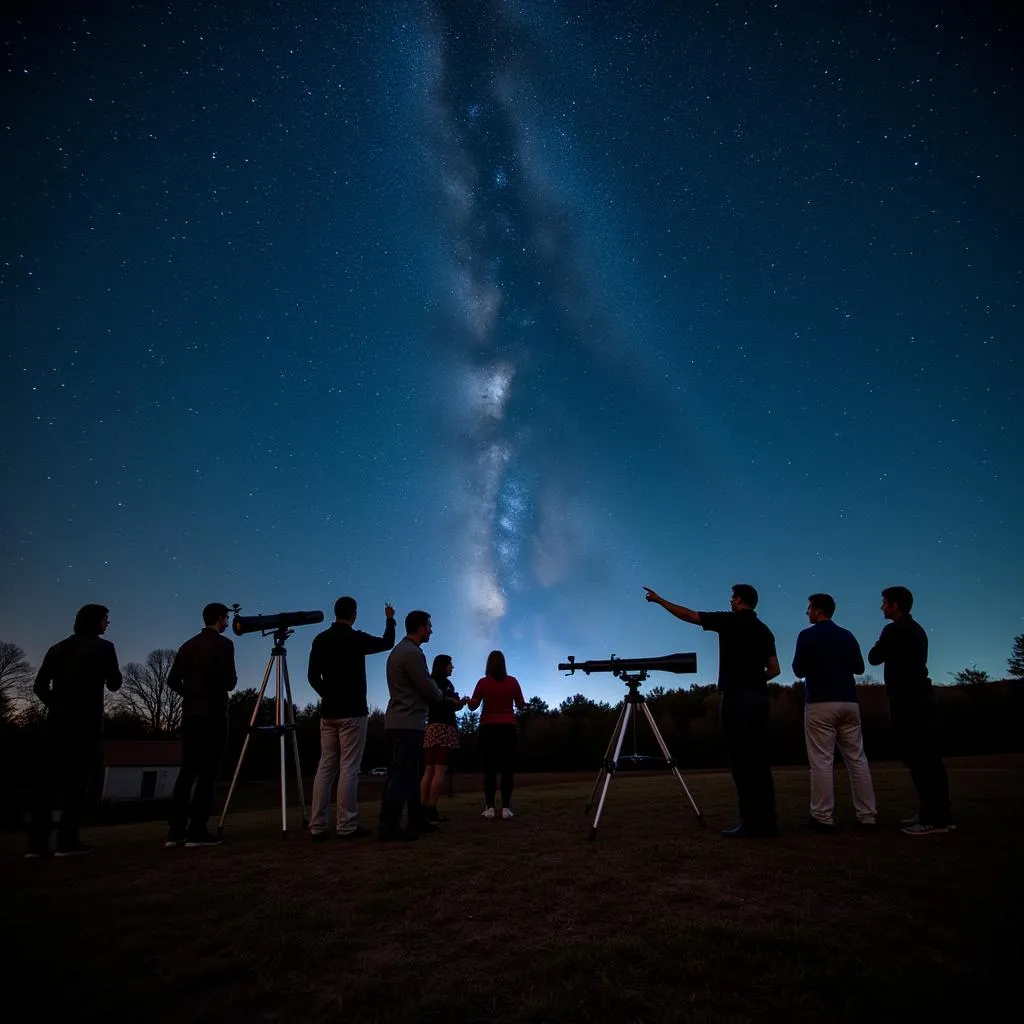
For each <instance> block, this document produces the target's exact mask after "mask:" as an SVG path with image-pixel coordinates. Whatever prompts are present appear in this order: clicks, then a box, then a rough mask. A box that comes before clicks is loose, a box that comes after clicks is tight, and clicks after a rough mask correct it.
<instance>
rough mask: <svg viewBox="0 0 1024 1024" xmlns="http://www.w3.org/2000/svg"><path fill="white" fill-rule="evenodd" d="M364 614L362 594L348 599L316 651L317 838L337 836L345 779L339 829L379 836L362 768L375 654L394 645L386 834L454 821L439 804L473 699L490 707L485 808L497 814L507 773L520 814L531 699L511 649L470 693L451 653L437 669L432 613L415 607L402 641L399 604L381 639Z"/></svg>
mask: <svg viewBox="0 0 1024 1024" xmlns="http://www.w3.org/2000/svg"><path fill="white" fill-rule="evenodd" d="M357 612H358V608H357V605H356V601H355V599H354V598H352V597H340V598H338V600H337V601H336V602H335V605H334V617H335V619H334V622H333V623H332V625H331V626H330V627H329V628H328V629H326V630H324V631H323V632H322V633H319V634H318V635H317V636H316V637H314V639H313V644H312V647H311V649H310V653H309V671H308V673H307V678H308V679H309V684H310V686H312V688H313V689H314V691H315V692H316V693H317V694H318V695H319V697H320V751H321V752H320V763H319V765H318V766H317V773H316V779H315V781H314V783H313V803H312V808H311V813H310V834H311V836H312V839H313V842H317V843H319V842H324V841H326V840H327V839H329V838H330V837H331V835H332V832H331V829H330V828H329V820H328V807H329V803H330V794H331V788H332V787H333V786H334V784H335V782H336V783H337V815H336V820H335V828H334V834H335V835H336V836H337V837H338V838H340V839H359V838H363V837H365V836H368V835H370V834H371V830H370V829H369V828H367V827H366V826H365V825H363V824H362V823H361V822H360V821H359V816H358V790H359V772H360V766H361V764H362V760H363V751H364V749H365V745H366V729H367V721H368V716H369V706H368V704H367V700H366V662H365V659H366V656H367V655H369V654H377V653H381V652H383V651H390V652H391V653H390V654H389V655H388V660H387V669H386V675H387V685H388V704H387V709H386V710H385V713H384V733H385V736H386V738H387V743H388V757H389V763H388V769H387V778H386V780H385V783H384V790H383V793H382V795H381V803H380V812H379V815H378V821H377V837H378V838H379V839H380V840H382V841H384V842H404V841H409V840H414V839H417V838H418V837H419V836H420V835H421V834H422V833H427V832H434V831H437V829H438V827H439V825H440V823H441V822H443V821H444V820H446V819H445V817H444V815H442V814H440V813H439V811H438V806H437V805H438V800H439V798H440V794H441V790H442V787H443V785H444V780H445V776H446V774H447V771H448V767H449V763H450V759H451V757H452V752H453V751H455V750H457V749H458V746H459V731H458V726H457V722H456V717H455V716H456V714H457V712H458V711H460V710H461V709H462V708H466V707H468V708H469V709H470V710H476V709H477V708H478V707H480V706H481V705H483V711H482V713H481V717H480V733H479V740H480V748H481V753H482V755H483V761H484V810H483V816H484V817H485V818H494V817H496V808H495V796H496V793H497V789H498V779H499V777H500V780H501V816H502V817H503V818H511V817H512V808H511V801H512V787H513V780H514V762H515V750H516V724H515V723H516V720H515V709H516V708H522V707H524V706H525V701H524V699H523V692H522V689H521V688H520V686H519V682H518V680H516V678H515V677H514V676H511V675H509V674H508V670H507V668H506V664H505V656H504V654H502V652H501V651H492V652H491V653H490V655H489V656H488V659H487V665H486V669H485V674H484V676H483V677H482V678H481V679H480V680H479V681H478V682H477V684H476V687H475V688H474V690H473V694H472V696H469V697H460V696H459V694H458V693H457V691H456V689H455V687H454V685H453V684H452V681H451V676H452V673H453V671H454V662H453V661H452V658H451V656H450V655H447V654H438V655H437V656H436V657H435V658H434V660H433V664H432V666H431V669H430V671H427V659H426V656H425V655H424V653H423V645H424V644H425V643H427V642H428V641H429V640H430V637H431V635H432V633H433V624H432V622H431V620H430V614H429V613H428V612H425V611H421V610H416V611H411V612H409V614H408V615H407V616H406V617H405V636H404V637H403V638H402V640H400V641H399V642H398V643H397V644H396V643H395V628H396V627H395V609H394V608H393V607H392V606H391V605H390V604H387V605H385V606H384V633H383V635H382V636H379V637H378V636H372V635H371V634H369V633H364V632H363V631H362V630H358V629H355V628H354V625H355V621H356V615H357ZM421 765H422V771H421ZM403 816H404V821H405V824H404V825H403V824H402V822H403Z"/></svg>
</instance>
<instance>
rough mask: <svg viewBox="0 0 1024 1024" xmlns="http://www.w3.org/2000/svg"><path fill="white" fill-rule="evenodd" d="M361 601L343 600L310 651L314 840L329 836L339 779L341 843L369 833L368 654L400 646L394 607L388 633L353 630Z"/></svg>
mask: <svg viewBox="0 0 1024 1024" xmlns="http://www.w3.org/2000/svg"><path fill="white" fill-rule="evenodd" d="M356 613H357V609H356V602H355V598H352V597H339V598H338V600H337V601H335V602H334V622H333V624H332V625H331V627H330V628H329V629H325V630H324V631H323V632H322V633H319V634H317V636H315V637H314V638H313V646H312V647H311V648H310V651H309V672H308V678H309V685H310V686H312V687H313V689H314V690H315V691H316V692H317V693H318V694H319V695H320V764H319V765H318V766H317V770H316V779H315V780H314V782H313V807H312V812H311V814H310V823H309V831H310V835H311V836H312V838H313V842H322V841H323V840H325V839H327V838H329V837H330V834H331V833H330V832H329V831H328V828H327V805H328V803H329V802H330V798H331V787H332V786H333V785H334V780H335V779H337V780H338V818H337V823H336V826H335V827H336V829H337V832H338V837H339V838H341V839H360V838H362V837H363V836H367V835H369V834H370V830H369V829H368V828H365V827H364V826H363V825H360V824H359V807H358V798H359V768H360V766H361V765H362V762H363V749H364V748H365V746H366V726H367V721H368V716H369V707H368V705H367V703H366V655H368V654H379V653H380V652H382V651H390V650H391V648H392V647H394V646H395V609H394V608H392V607H391V605H389V604H386V605H384V635H383V636H381V637H378V636H370V634H369V633H364V632H363V631H362V630H359V629H353V628H352V625H353V623H354V622H355V621H356Z"/></svg>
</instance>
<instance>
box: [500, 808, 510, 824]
mask: <svg viewBox="0 0 1024 1024" xmlns="http://www.w3.org/2000/svg"><path fill="white" fill-rule="evenodd" d="M501 816H502V817H503V818H504V819H505V820H506V821H508V819H509V818H511V817H512V808H511V807H502V809H501Z"/></svg>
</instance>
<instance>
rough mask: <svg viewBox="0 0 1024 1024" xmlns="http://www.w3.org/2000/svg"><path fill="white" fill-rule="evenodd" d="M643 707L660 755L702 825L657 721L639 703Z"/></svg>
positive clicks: (649, 711) (702, 821) (645, 706)
mask: <svg viewBox="0 0 1024 1024" xmlns="http://www.w3.org/2000/svg"><path fill="white" fill-rule="evenodd" d="M640 706H641V707H642V708H643V709H644V714H645V715H646V717H647V724H648V725H649V726H650V727H651V732H652V733H654V739H655V740H656V741H657V744H658V746H659V747H660V748H661V755H662V757H664V758H665V761H666V763H667V764H668V765H669V767H670V768H671V769H672V774H673V775H674V776H675V777H676V778H677V779H678V780H679V783H680V785H681V786H682V787H683V791H684V792H685V793H686V795H687V797H688V798H689V800H690V806H691V807H692V808H693V813H694V814H696V815H697V820H698V821H699V822H700V823H701V825H703V824H704V823H705V822H704V815H703V814H702V813H701V811H700V809H699V808H698V807H697V804H696V802H695V801H694V799H693V794H692V793H691V792H690V788H689V786H687V785H686V782H685V781H684V779H683V776H682V773H681V772H680V771H679V767H678V765H677V764H676V761H675V758H674V757H673V756H672V755H671V754H670V753H669V750H668V747H667V746H666V745H665V738H664V737H663V736H662V735H661V730H660V729H659V728H658V723H657V722H655V721H654V715H652V714H651V709H650V708H649V707H648V706H647V705H646V704H641V705H640Z"/></svg>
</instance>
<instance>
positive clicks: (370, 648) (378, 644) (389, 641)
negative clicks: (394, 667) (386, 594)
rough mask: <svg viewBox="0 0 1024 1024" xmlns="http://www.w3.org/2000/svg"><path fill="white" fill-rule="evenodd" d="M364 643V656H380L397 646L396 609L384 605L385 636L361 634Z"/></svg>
mask: <svg viewBox="0 0 1024 1024" xmlns="http://www.w3.org/2000/svg"><path fill="white" fill-rule="evenodd" d="M359 638H360V640H362V642H363V653H364V654H380V653H381V651H390V650H391V648H392V647H394V646H395V609H394V608H392V607H391V605H389V604H386V605H384V635H383V636H370V634H369V633H362V632H360V633H359Z"/></svg>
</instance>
